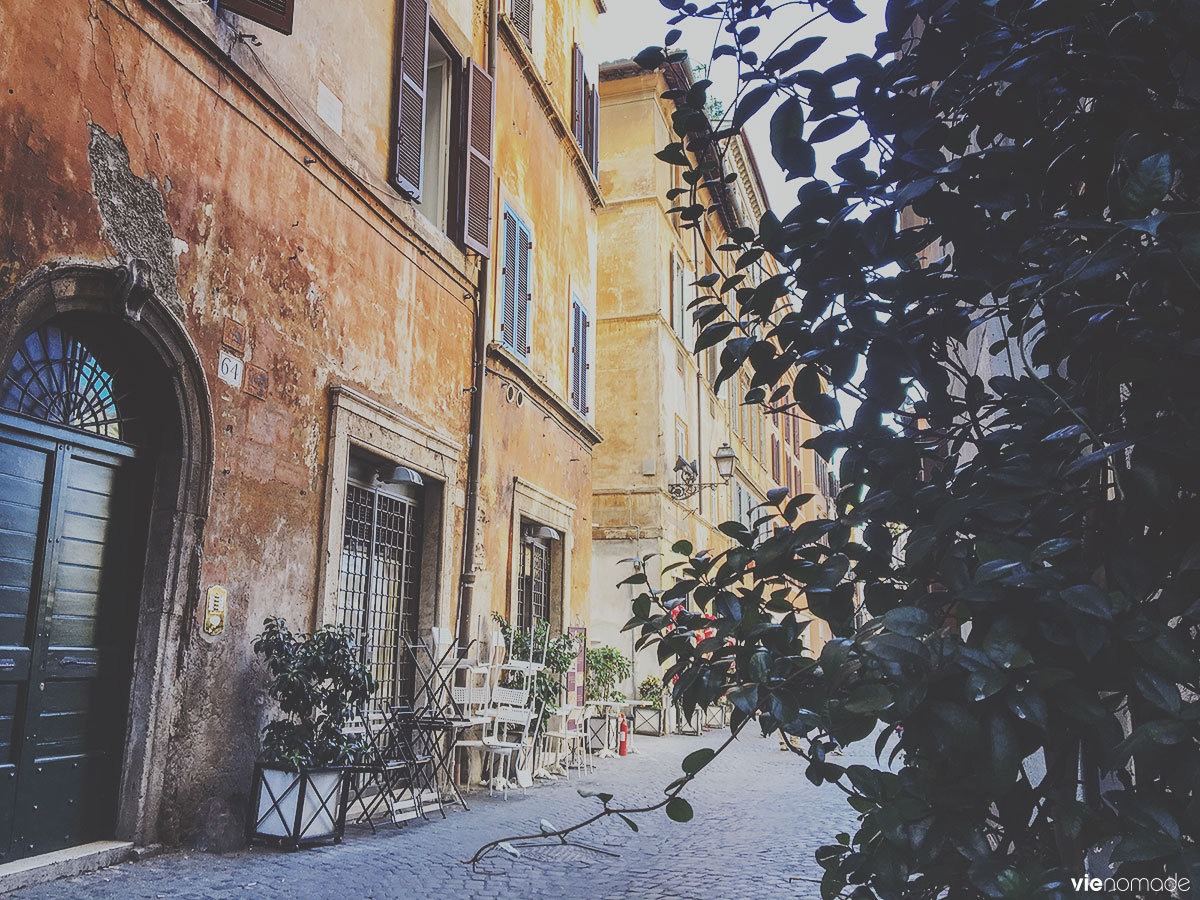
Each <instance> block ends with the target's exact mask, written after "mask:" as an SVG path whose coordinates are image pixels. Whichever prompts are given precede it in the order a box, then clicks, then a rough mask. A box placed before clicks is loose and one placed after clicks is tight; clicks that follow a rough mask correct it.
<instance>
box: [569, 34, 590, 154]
mask: <svg viewBox="0 0 1200 900" xmlns="http://www.w3.org/2000/svg"><path fill="white" fill-rule="evenodd" d="M586 105H587V79H586V78H585V77H584V74H583V49H582V48H581V47H580V46H579V45H578V44H576V45H575V48H574V49H573V50H572V51H571V133H572V134H574V135H575V142H576V143H577V144H579V146H580V147H581V148H583V149H585V150H586V148H587V137H586V131H587V129H586V128H585V127H584V123H585V122H586V120H587V116H586V115H585V109H584V108H585V107H586Z"/></svg>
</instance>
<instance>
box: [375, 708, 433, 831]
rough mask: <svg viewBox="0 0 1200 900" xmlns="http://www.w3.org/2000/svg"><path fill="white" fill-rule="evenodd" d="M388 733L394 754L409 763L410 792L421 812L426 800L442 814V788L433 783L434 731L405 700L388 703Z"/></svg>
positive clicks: (423, 814) (422, 813)
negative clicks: (410, 775)
mask: <svg viewBox="0 0 1200 900" xmlns="http://www.w3.org/2000/svg"><path fill="white" fill-rule="evenodd" d="M387 722H388V737H389V741H390V743H391V744H392V745H393V746H394V747H395V749H396V751H397V752H398V754H399V755H400V756H402V757H404V758H405V759H407V760H408V763H409V765H410V766H411V770H412V774H413V779H412V793H413V795H414V796H415V797H416V798H417V806H418V808H419V809H420V810H421V815H422V816H424V817H425V818H426V819H428V818H429V816H427V815H425V813H424V806H425V803H426V802H427V801H432V802H433V803H435V804H436V805H437V808H438V812H440V813H441V814H442V818H443V819H444V818H446V809H445V807H444V806H443V805H442V792H441V789H440V788H439V787H438V785H437V768H436V765H435V754H434V749H435V748H434V744H435V742H436V733H435V732H434V730H433V729H431V728H428V727H426V723H425V722H423V721H422V719H421V718H420V717H418V716H417V714H416V711H415V710H414V709H413V708H412V707H411V706H409V705H407V704H398V705H396V706H393V707H392V711H391V715H390V716H389V717H388V719H387Z"/></svg>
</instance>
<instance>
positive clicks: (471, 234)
mask: <svg viewBox="0 0 1200 900" xmlns="http://www.w3.org/2000/svg"><path fill="white" fill-rule="evenodd" d="M495 108H496V87H495V84H494V83H493V81H492V78H491V76H490V75H488V73H487V72H485V71H484V70H483V69H481V68H480V67H479V65H478V64H477V63H476V62H475V61H474V60H472V61H471V64H470V66H469V67H468V70H467V147H466V150H467V152H466V160H467V162H466V178H465V182H466V189H465V190H464V191H463V210H462V217H461V218H462V227H463V237H462V241H463V244H464V246H466V247H469V248H470V249H471V250H474V251H475V252H476V253H479V254H481V255H482V256H490V255H491V252H492V137H493V134H494V132H495V127H494V120H495Z"/></svg>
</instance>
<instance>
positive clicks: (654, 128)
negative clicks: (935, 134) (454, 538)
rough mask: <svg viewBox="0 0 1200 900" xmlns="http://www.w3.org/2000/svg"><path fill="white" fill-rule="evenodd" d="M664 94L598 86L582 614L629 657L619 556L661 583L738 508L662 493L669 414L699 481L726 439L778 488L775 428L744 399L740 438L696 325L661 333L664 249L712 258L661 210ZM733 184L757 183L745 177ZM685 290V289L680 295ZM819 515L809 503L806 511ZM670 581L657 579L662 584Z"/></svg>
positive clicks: (716, 499) (722, 541) (668, 474)
mask: <svg viewBox="0 0 1200 900" xmlns="http://www.w3.org/2000/svg"><path fill="white" fill-rule="evenodd" d="M625 71H627V72H628V71H631V70H628V69H626V70H625ZM664 90H666V83H665V80H664V79H663V77H662V76H661V75H658V74H644V73H640V72H638V73H631V74H627V75H624V76H622V77H612V78H608V79H606V80H605V81H603V82H602V83H601V108H600V110H601V111H600V115H601V131H600V135H601V140H600V156H601V178H600V181H601V185H602V187H603V188H604V192H605V198H606V201H607V205H606V207H605V209H604V210H603V211H602V213H601V216H600V248H601V252H600V258H599V264H598V291H599V293H598V298H599V299H598V312H599V326H598V330H597V340H598V353H597V356H598V374H597V396H598V398H599V403H598V406H599V410H598V412H597V420H596V421H597V427H598V428H599V429H600V430H601V431H602V432H603V433H604V435H605V442H604V444H602V445H601V446H600V447H598V448H597V451H596V463H595V469H596V478H595V484H596V496H595V506H594V514H595V523H596V524H595V528H594V529H593V536H594V542H595V543H594V549H593V561H594V564H593V576H592V618H593V636H594V637H597V638H599V639H602V640H604V641H606V642H607V643H611V644H613V645H614V646H616V647H618V648H619V649H621V650H622V651H623V652H629V636H628V635H627V634H625V635H622V634H621V633H620V628H621V626H622V625H623V624H624V623H625V621H627V619H628V617H629V615H630V608H629V600H630V596H629V591H628V588H623V589H620V590H614V589H613V587H612V586H613V585H615V584H616V583H617V582H618V581H619V580H621V579H622V578H625V577H627V576H628V575H629V574H631V569H630V566H629V564H628V563H624V562H622V561H623V560H625V559H627V558H629V557H634V556H639V555H643V554H646V553H650V552H657V553H660V554H662V556H661V561H660V562H659V561H656V563H655V564H654V565H652V566H651V569H652V571H651V572H649V573H648V574H649V577H650V580H651V584H652V586H654V587H659V586H664V587H665V586H666V585H665V584H661V583H660V581H659V580H658V579H659V576H658V574H657V573H658V572H661V565H666V564H669V563H671V562H675V561H678V560H679V559H680V557H679V556H678V555H677V554H674V553H673V552H672V551H671V546H672V544H673V543H675V542H676V541H678V540H688V541H689V542H691V544H692V545H693V546H694V547H695V548H697V549H700V548H709V549H712V550H713V551H719V550H721V549H723V548H725V547H727V546H728V544H729V539H728V538H726V537H725V536H724V535H723V534H721V533H720V532H719V531H718V530H717V526H718V525H719V524H720V523H721V522H723V521H726V520H728V519H732V518H734V517H735V515H736V503H735V498H734V487H733V484H732V482H731V483H730V484H728V485H719V486H717V487H715V488H706V489H704V490H703V491H702V493H701V494H700V496H698V497H693V498H690V499H688V500H686V501H683V502H679V501H676V500H673V499H671V498H670V496H669V495H668V494H667V490H666V489H667V486H668V484H670V483H672V482H676V481H678V480H679V478H678V476H677V475H676V473H675V472H674V471H673V467H674V464H675V460H676V455H677V450H676V423H677V422H682V423H683V425H684V427H685V428H686V432H687V450H686V454H685V456H686V458H687V459H688V460H689V461H695V462H696V463H697V466H698V469H699V481H701V482H703V483H714V482H719V481H720V478H719V476H718V474H717V472H716V466H715V463H714V460H713V456H714V454H715V453H716V451H717V448H718V447H719V446H720V445H721V444H722V443H725V442H729V443H730V444H731V445H732V446H733V447H734V449H735V451H736V452H737V455H738V470H737V474H738V477H739V478H740V479H741V480H742V481H743V482H744V483H746V484H747V485H749V486H750V487H751V488H752V489H753V490H754V491H755V492H756V493H757V494H758V496H759V497H763V498H765V496H766V494H767V492H768V491H769V490H771V489H772V488H774V487H776V486H777V485H776V480H775V479H774V477H773V475H772V471H771V457H770V438H771V436H772V435H775V436H776V437H777V438H780V439H781V438H782V435H781V433H780V432H779V431H778V425H777V423H776V422H774V421H773V420H772V419H771V417H769V416H763V415H762V413H761V408H760V407H757V406H755V407H748V408H746V410H745V414H746V415H752V416H753V417H755V419H756V420H757V421H758V422H759V427H761V431H762V434H763V439H762V441H761V447H762V449H761V450H760V449H758V445H757V443H756V444H755V445H754V446H752V445H751V444H750V443H749V442H747V441H743V440H741V439H740V438H739V437H738V436H737V435H736V434H735V429H734V428H733V427H732V425H733V422H734V420H735V419H736V418H737V416H738V412H739V407H740V406H741V400H742V396H743V392H742V391H740V390H739V389H738V388H737V387H736V385H731V384H728V383H727V384H726V385H725V386H723V387H722V389H721V390H720V392H719V393H714V392H713V391H712V390H711V389H710V387H709V385H708V381H707V375H708V372H707V367H706V366H705V365H704V363H705V360H704V357H703V356H701V357H697V356H696V355H695V354H694V353H693V352H692V347H693V346H694V338H695V334H694V330H690V331H688V332H686V333H685V337H686V340H680V338H679V337H678V336H677V335H676V333H675V330H674V329H673V328H672V324H671V315H672V313H671V287H670V281H669V279H670V271H671V268H670V267H671V258H672V255H674V256H675V257H676V258H678V259H680V260H682V263H683V266H684V270H685V273H686V274H685V278H686V280H687V281H688V282H689V283H690V282H691V281H692V280H694V279H695V278H696V277H698V276H699V275H700V274H703V273H704V272H706V271H708V270H709V265H708V262H707V258H706V255H705V253H704V250H703V247H702V246H701V245H700V244H699V242H698V241H697V240H696V235H695V233H694V232H693V231H682V230H681V229H679V228H677V226H676V223H675V222H674V221H673V219H674V217H673V216H671V215H670V214H669V213H668V212H667V210H668V208H669V205H670V203H669V201H667V200H666V198H665V194H666V192H667V191H668V190H669V189H670V188H671V187H673V186H677V184H678V183H679V182H678V181H677V180H676V176H675V174H674V173H673V170H672V167H671V166H668V165H667V164H665V163H662V162H660V161H659V160H657V159H656V158H655V157H654V155H653V154H654V152H655V151H656V150H658V149H661V148H662V147H663V146H665V145H666V144H667V143H668V142H669V141H672V140H676V139H677V138H676V137H675V136H674V135H673V133H672V132H671V130H670V126H669V121H670V119H669V116H670V112H671V104H670V102H669V101H665V100H663V99H662V98H661V94H662V92H663V91H664ZM741 187H742V189H743V190H744V191H747V192H755V191H760V188H759V187H757V186H756V185H753V184H747V185H741ZM756 199H758V200H760V202H765V200H764V199H763V198H761V196H758V197H757V198H756ZM708 218H709V222H708V224H707V228H708V242H709V244H710V246H712V247H716V246H717V245H719V244H721V243H723V241H724V230H723V228H722V226H721V223H720V220H719V219H718V217H717V216H715V215H711V216H709V217H708ZM717 255H718V258H720V260H721V264H722V266H725V267H730V266H731V264H732V262H733V260H732V258H731V257H730V255H729V254H728V253H725V252H719V253H718V254H717ZM726 271H732V269H731V268H727V269H726ZM760 277H761V276H760ZM693 290H694V289H693V288H691V287H690V286H689V287H688V289H687V294H686V296H687V297H688V298H689V299H690V298H691V297H692V296H694V294H693V293H692V291H693ZM687 315H688V317H689V318H690V316H691V311H689V312H688V313H687ZM808 436H811V432H810V433H808V434H806V435H805V437H808ZM802 458H803V460H804V462H805V463H806V465H807V468H806V471H807V472H808V475H807V476H806V477H807V478H808V479H809V480H808V481H807V484H808V485H809V486H811V484H812V481H811V476H812V470H813V465H812V459H811V458H812V454H811V453H810V452H807V451H806V452H805V453H804V454H803V457H802ZM647 471H649V472H650V474H646V473H647ZM783 480H784V479H780V481H781V482H782V481H783ZM822 512H823V508H819V507H817V506H815V505H814V506H810V507H809V508H808V509H807V510H806V513H807V514H810V515H819V514H821V513H822ZM674 577H675V576H674V575H671V574H668V575H667V576H665V580H666V581H667V582H668V583H669V582H670V581H671V580H672V579H673V578H674ZM637 668H638V672H637V677H638V678H639V679H640V678H642V677H644V676H645V675H647V674H649V673H650V672H652V671H653V672H657V671H658V670H659V668H660V667H659V665H658V662H657V658H656V657H655V655H654V654H653V653H646V652H643V653H642V654H639V657H638V662H637Z"/></svg>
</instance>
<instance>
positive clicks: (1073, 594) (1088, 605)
mask: <svg viewBox="0 0 1200 900" xmlns="http://www.w3.org/2000/svg"><path fill="white" fill-rule="evenodd" d="M1059 596H1060V597H1062V599H1063V601H1064V602H1065V603H1066V604H1067V605H1068V606H1073V607H1074V608H1075V609H1077V610H1079V611H1080V612H1083V613H1087V614H1088V615H1089V616H1095V617H1096V618H1098V619H1111V618H1112V616H1113V608H1112V603H1111V601H1110V600H1109V598H1108V595H1107V594H1105V593H1104V591H1102V590H1100V588H1098V587H1096V586H1095V585H1094V584H1077V585H1075V586H1074V587H1069V588H1067V589H1066V590H1065V591H1062V592H1061V593H1060V594H1059Z"/></svg>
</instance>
